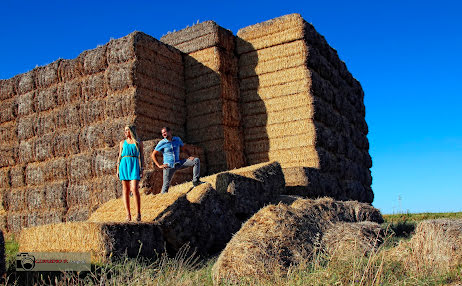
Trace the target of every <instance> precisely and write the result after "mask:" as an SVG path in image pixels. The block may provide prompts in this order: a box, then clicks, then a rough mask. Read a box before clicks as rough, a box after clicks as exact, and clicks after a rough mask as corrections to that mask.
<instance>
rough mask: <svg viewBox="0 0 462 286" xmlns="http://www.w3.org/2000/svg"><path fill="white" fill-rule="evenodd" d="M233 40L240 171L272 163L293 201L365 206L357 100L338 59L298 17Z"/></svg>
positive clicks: (354, 84)
mask: <svg viewBox="0 0 462 286" xmlns="http://www.w3.org/2000/svg"><path fill="white" fill-rule="evenodd" d="M237 36H238V39H237V52H238V55H239V64H238V68H239V80H240V100H241V112H242V125H243V129H244V142H245V154H246V160H247V163H249V164H256V163H259V162H264V161H268V160H277V161H279V162H280V163H281V165H282V166H283V168H284V169H285V174H286V181H287V184H288V186H289V187H292V186H293V187H296V186H299V187H300V188H298V189H297V188H295V189H294V190H293V191H294V193H297V194H300V195H305V196H311V197H317V196H322V195H328V196H333V197H336V198H339V199H354V200H359V201H364V202H372V200H373V193H372V190H371V188H370V186H371V180H372V178H371V173H370V170H369V168H370V167H371V165H372V161H371V158H370V156H369V153H368V148H369V144H368V140H367V137H366V135H367V132H368V129H367V124H366V122H365V108H364V102H363V97H364V94H363V91H362V88H361V85H360V84H359V82H358V81H357V80H356V79H354V78H353V77H352V75H351V74H350V73H349V72H348V70H347V69H346V66H345V64H344V63H343V62H342V61H341V60H340V59H339V57H338V55H337V52H336V51H335V50H334V49H332V48H331V47H330V46H329V45H328V43H327V42H326V40H325V39H324V37H323V36H321V35H319V34H318V33H317V32H316V30H315V29H314V27H313V26H312V25H310V24H309V23H307V22H306V21H305V20H303V18H302V17H301V16H300V15H299V14H291V15H286V16H283V17H279V18H275V19H273V20H270V21H267V22H263V23H260V24H256V25H253V26H249V27H246V28H243V29H241V30H239V31H238V33H237ZM313 169H314V171H312V170H313Z"/></svg>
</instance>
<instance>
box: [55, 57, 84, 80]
mask: <svg viewBox="0 0 462 286" xmlns="http://www.w3.org/2000/svg"><path fill="white" fill-rule="evenodd" d="M83 73H84V71H83V62H82V57H77V58H75V59H72V60H61V61H60V62H59V66H58V80H59V82H69V81H72V80H74V79H78V78H80V77H81V76H82V75H83Z"/></svg>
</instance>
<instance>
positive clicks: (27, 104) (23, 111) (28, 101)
mask: <svg viewBox="0 0 462 286" xmlns="http://www.w3.org/2000/svg"><path fill="white" fill-rule="evenodd" d="M35 94H36V92H35V91H31V92H28V93H25V94H21V95H18V96H17V97H16V98H17V100H16V102H17V104H18V115H19V116H23V115H28V114H30V113H32V112H35V106H34V102H35Z"/></svg>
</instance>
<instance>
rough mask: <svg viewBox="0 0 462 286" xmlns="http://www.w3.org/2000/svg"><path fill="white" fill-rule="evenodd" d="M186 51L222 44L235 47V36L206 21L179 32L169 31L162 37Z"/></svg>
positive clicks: (224, 46)
mask: <svg viewBox="0 0 462 286" xmlns="http://www.w3.org/2000/svg"><path fill="white" fill-rule="evenodd" d="M160 40H161V41H162V42H164V43H167V44H169V45H172V46H174V47H175V48H177V49H179V50H180V51H182V52H184V53H191V52H194V51H198V50H203V49H206V48H209V47H212V46H220V47H222V48H224V49H225V50H229V51H232V50H233V49H234V36H233V34H232V32H231V31H229V30H226V29H224V28H222V27H220V26H219V25H217V24H216V23H215V22H213V21H206V22H203V23H200V24H197V25H194V26H192V27H188V28H185V29H183V30H180V31H178V32H173V33H169V34H167V35H165V36H163V37H162V38H161V39H160Z"/></svg>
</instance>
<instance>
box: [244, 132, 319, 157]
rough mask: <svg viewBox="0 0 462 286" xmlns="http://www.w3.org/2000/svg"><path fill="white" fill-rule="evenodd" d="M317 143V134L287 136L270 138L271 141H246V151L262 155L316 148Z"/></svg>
mask: <svg viewBox="0 0 462 286" xmlns="http://www.w3.org/2000/svg"><path fill="white" fill-rule="evenodd" d="M316 143H317V142H316V136H315V134H309V133H305V134H297V135H291V134H286V135H285V136H284V137H279V138H270V139H269V140H268V139H266V140H265V139H263V140H257V141H246V142H245V149H246V152H249V153H260V152H263V151H270V152H271V151H275V150H282V149H288V148H297V147H305V146H316Z"/></svg>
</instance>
